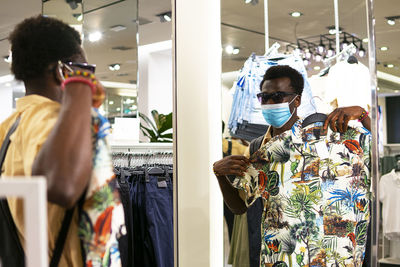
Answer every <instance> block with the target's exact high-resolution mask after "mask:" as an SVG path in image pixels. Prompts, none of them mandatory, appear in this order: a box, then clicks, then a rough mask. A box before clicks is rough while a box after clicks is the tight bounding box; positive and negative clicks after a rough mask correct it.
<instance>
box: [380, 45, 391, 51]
mask: <svg viewBox="0 0 400 267" xmlns="http://www.w3.org/2000/svg"><path fill="white" fill-rule="evenodd" d="M379 49H380V50H381V51H388V49H389V48H388V47H387V46H382V47H381V48H379Z"/></svg>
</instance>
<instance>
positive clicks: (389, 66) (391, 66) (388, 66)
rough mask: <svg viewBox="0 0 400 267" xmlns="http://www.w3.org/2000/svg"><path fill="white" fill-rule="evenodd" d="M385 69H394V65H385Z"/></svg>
mask: <svg viewBox="0 0 400 267" xmlns="http://www.w3.org/2000/svg"><path fill="white" fill-rule="evenodd" d="M385 67H387V68H389V69H391V68H393V67H394V65H393V64H387V65H385Z"/></svg>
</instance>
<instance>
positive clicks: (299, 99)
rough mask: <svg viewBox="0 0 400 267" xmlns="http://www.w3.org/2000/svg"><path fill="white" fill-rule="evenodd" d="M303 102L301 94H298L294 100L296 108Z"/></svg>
mask: <svg viewBox="0 0 400 267" xmlns="http://www.w3.org/2000/svg"><path fill="white" fill-rule="evenodd" d="M300 104H301V95H298V96H296V99H295V100H294V106H295V107H296V108H298V107H300Z"/></svg>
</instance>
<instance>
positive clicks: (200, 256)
mask: <svg viewBox="0 0 400 267" xmlns="http://www.w3.org/2000/svg"><path fill="white" fill-rule="evenodd" d="M173 9H174V11H175V13H174V18H175V19H176V24H175V28H174V36H175V38H174V57H175V60H176V61H175V64H176V65H175V73H174V85H175V92H174V100H175V102H174V117H175V121H174V126H175V128H174V134H175V136H174V137H175V139H174V142H175V144H174V146H175V147H174V153H175V168H174V169H175V172H176V174H177V175H175V178H176V179H177V180H176V181H175V183H174V184H175V186H177V190H178V192H177V194H176V198H175V201H177V204H178V205H177V210H176V212H177V217H176V220H175V225H176V228H177V231H178V232H177V234H178V235H177V242H176V243H175V244H177V245H178V259H179V266H181V267H186V266H190V267H206V266H213V267H214V266H215V267H221V266H223V205H222V203H223V202H222V196H221V193H220V190H219V187H218V183H217V180H216V178H215V177H214V175H213V172H212V165H213V162H214V161H216V160H218V159H220V158H221V157H222V151H221V150H222V138H221V130H222V128H221V127H222V126H221V32H220V28H221V25H220V1H216V0H201V1H199V0H174V1H173ZM175 203H176V202H175Z"/></svg>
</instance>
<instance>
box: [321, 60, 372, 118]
mask: <svg viewBox="0 0 400 267" xmlns="http://www.w3.org/2000/svg"><path fill="white" fill-rule="evenodd" d="M370 81H371V77H370V74H369V69H368V68H367V67H366V66H364V65H363V64H362V63H361V62H358V63H354V64H350V63H348V62H347V61H341V62H338V63H336V64H335V65H334V66H332V67H331V68H330V70H329V74H328V79H327V87H326V92H325V96H326V101H327V102H328V103H331V102H332V101H334V100H335V99H336V100H337V105H338V107H348V106H360V107H362V108H364V109H365V110H368V106H369V107H370V106H371V101H372V97H371V82H370Z"/></svg>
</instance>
